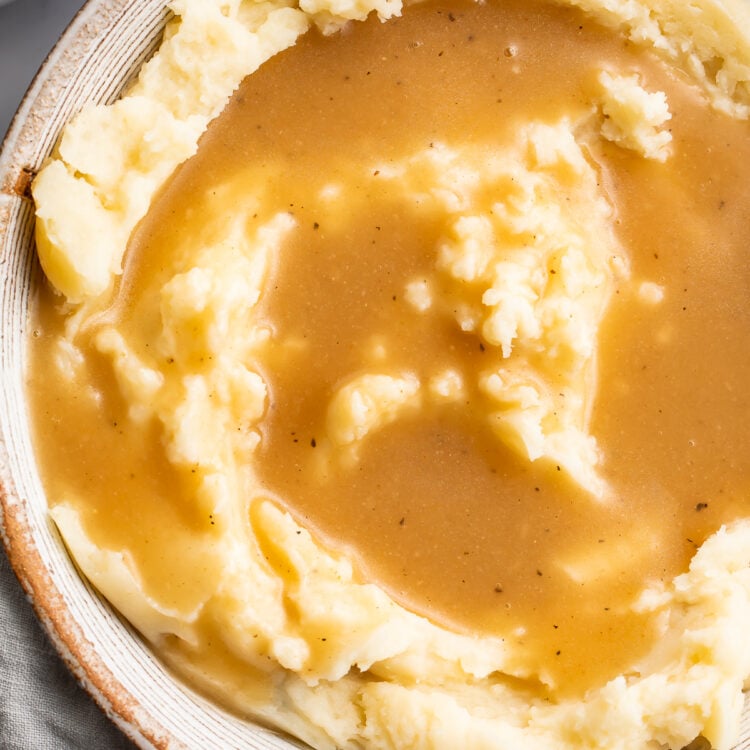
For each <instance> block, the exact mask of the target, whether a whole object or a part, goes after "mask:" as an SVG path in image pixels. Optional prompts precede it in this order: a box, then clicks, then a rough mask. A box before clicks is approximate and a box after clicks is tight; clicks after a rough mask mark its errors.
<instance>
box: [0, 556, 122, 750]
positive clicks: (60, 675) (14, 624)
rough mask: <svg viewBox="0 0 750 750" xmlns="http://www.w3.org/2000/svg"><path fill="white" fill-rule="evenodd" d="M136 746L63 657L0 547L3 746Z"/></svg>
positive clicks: (29, 749) (31, 749)
mask: <svg viewBox="0 0 750 750" xmlns="http://www.w3.org/2000/svg"><path fill="white" fill-rule="evenodd" d="M133 748H135V745H133V744H132V743H131V742H130V741H129V740H127V739H126V738H125V736H124V735H123V734H121V732H120V731H119V729H118V728H117V727H116V726H115V725H114V724H112V723H111V722H110V720H109V719H108V718H107V717H106V716H105V715H104V713H103V712H102V711H100V709H99V707H98V706H97V705H96V704H95V703H94V701H93V700H92V699H91V697H90V696H89V695H88V693H86V692H85V691H84V690H83V689H82V688H80V687H79V685H78V683H77V682H76V681H75V679H74V678H73V676H72V675H71V673H70V672H69V671H68V669H67V667H66V666H65V664H64V663H63V662H62V660H61V659H60V658H59V656H58V655H57V652H56V651H55V649H54V648H53V646H52V645H51V643H50V641H49V640H48V639H47V636H46V634H45V633H44V632H43V631H42V628H41V626H40V625H39V623H38V621H37V619H36V616H35V615H34V611H33V609H32V607H31V605H30V604H29V602H28V601H27V600H26V597H25V596H24V593H23V590H22V589H21V586H20V585H19V583H18V581H17V580H16V578H15V575H14V574H13V571H12V570H11V567H10V564H9V562H8V559H7V557H6V556H5V554H4V552H1V551H0V749H1V750H74V749H75V750H78V749H80V750H133Z"/></svg>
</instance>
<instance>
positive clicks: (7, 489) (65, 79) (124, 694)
mask: <svg viewBox="0 0 750 750" xmlns="http://www.w3.org/2000/svg"><path fill="white" fill-rule="evenodd" d="M132 4H133V0H87V1H86V2H85V3H84V4H83V6H82V7H81V8H80V9H79V10H78V11H77V13H76V14H75V15H74V17H73V18H72V19H71V21H70V23H69V24H68V25H67V27H66V28H65V30H64V31H63V32H62V34H61V35H60V37H59V39H58V41H57V42H56V43H55V45H54V46H53V47H52V49H51V50H50V52H49V53H48V54H47V56H46V57H45V59H44V61H43V62H42V64H41V66H40V67H39V69H38V71H37V73H36V74H35V76H34V78H33V79H32V81H31V83H30V85H29V87H28V89H27V91H26V93H25V95H24V97H23V99H22V100H21V102H20V104H19V106H18V108H17V110H16V112H15V114H14V116H13V119H12V120H11V122H10V125H9V127H8V130H7V132H6V133H5V136H4V138H3V140H2V143H1V144H0V250H1V251H2V259H3V261H5V260H6V258H7V256H8V253H9V251H10V249H11V248H12V246H13V244H14V242H15V243H18V242H21V243H24V244H25V245H26V246H25V247H24V248H22V251H25V254H26V255H27V256H30V257H29V258H28V259H27V263H28V264H31V265H33V266H35V264H36V261H35V260H34V259H33V256H34V244H33V232H32V231H31V229H30V227H31V226H32V225H33V201H32V197H31V183H32V180H33V177H34V176H35V174H36V173H37V172H38V170H39V169H40V168H41V166H42V164H43V162H44V160H45V159H46V158H47V157H48V156H49V154H50V153H51V151H52V149H53V147H54V145H55V142H56V141H57V137H58V135H59V128H54V127H50V118H51V115H52V113H53V112H54V110H55V108H56V106H57V105H58V104H59V99H58V97H57V96H56V94H57V92H65V93H68V94H69V83H70V82H71V80H73V79H74V78H75V76H74V73H75V72H76V71H77V70H80V69H81V68H82V67H85V66H86V63H87V60H88V59H89V57H90V56H91V55H92V54H95V53H96V50H97V47H98V44H99V42H100V40H101V34H102V32H103V31H104V30H106V29H107V28H108V27H110V26H111V25H112V24H113V23H115V22H116V20H117V19H118V18H120V17H122V16H123V15H124V14H125V13H127V11H128V8H129V7H130V6H131V5H132ZM161 4H162V5H163V3H161ZM165 19H166V15H165ZM139 65H140V62H139ZM126 82H127V81H123V82H122V84H125V83H126ZM70 108H72V109H74V110H77V109H79V108H80V103H78V102H75V104H73V103H71V105H70ZM67 114H68V116H66V118H65V119H68V117H69V115H70V114H73V112H69V113H67ZM24 214H25V216H24ZM14 220H15V222H18V221H21V222H22V223H24V222H25V223H26V227H25V232H22V233H21V237H22V239H20V240H19V238H18V234H16V235H15V236H14V235H13V232H12V230H13V224H14ZM24 240H25V242H24ZM4 265H5V264H4ZM31 275H32V276H38V270H37V269H36V268H32V269H31ZM6 279H7V269H6V270H5V271H4V274H3V281H4V282H5V281H6ZM23 303H28V296H24V299H23V302H22V304H23ZM3 307H4V308H5V305H4V306H3ZM4 313H5V309H4V310H3V317H5V314H4ZM17 334H18V336H19V337H20V336H22V335H23V333H22V332H20V331H19V332H17ZM3 364H5V363H3ZM6 375H7V371H6V370H5V368H3V372H2V380H3V385H4V386H5V383H6ZM21 377H22V376H21ZM3 390H4V391H5V390H6V389H5V387H4V388H3ZM5 417H6V414H5V412H4V410H3V414H2V422H3V424H2V432H1V433H0V451H1V452H0V463H1V464H2V466H1V467H0V538H1V539H2V543H3V546H4V548H5V554H6V555H7V558H8V560H9V562H10V566H11V568H12V570H13V572H14V573H15V576H16V578H17V579H18V581H19V583H20V584H21V587H22V589H23V591H24V593H25V595H26V598H27V599H28V600H29V602H30V603H31V606H32V607H33V610H34V612H35V614H36V617H37V619H38V620H39V622H40V623H41V625H42V628H43V630H44V631H45V632H46V635H47V636H48V637H49V639H50V640H51V642H52V644H53V645H54V647H55V648H56V649H57V651H58V653H59V654H60V656H61V658H62V660H63V662H64V663H65V665H66V666H67V667H68V669H69V670H70V671H71V672H72V674H73V675H74V676H75V678H76V679H77V680H78V682H79V683H80V684H81V685H82V686H83V688H84V689H85V690H86V691H87V692H88V693H89V694H90V695H91V696H92V698H93V699H94V701H95V702H96V703H97V704H98V705H99V707H100V708H101V709H102V710H103V712H104V713H105V715H106V716H107V717H109V719H110V720H112V721H113V723H114V724H115V725H116V726H117V727H118V728H119V729H120V730H121V731H122V732H123V733H124V735H125V736H126V737H127V738H128V739H130V740H131V741H132V742H134V743H135V744H136V745H137V746H139V747H141V748H148V749H150V748H154V749H155V750H163V749H164V748H167V747H174V743H172V742H171V741H170V737H169V734H168V732H167V731H166V730H165V729H164V727H162V726H161V725H160V724H159V722H158V721H157V720H156V719H154V717H153V716H151V715H150V714H149V713H148V711H147V710H144V707H143V705H142V704H141V703H140V702H139V701H138V700H137V698H135V696H133V695H132V694H131V693H130V691H129V690H127V689H126V687H125V686H124V685H123V684H122V682H121V681H120V680H119V679H118V677H117V676H115V674H114V673H113V672H112V670H111V669H110V668H109V666H108V665H107V664H106V663H105V661H104V660H103V659H102V658H101V657H100V655H99V653H98V652H97V650H96V647H95V646H94V644H93V643H91V641H90V640H89V639H88V638H87V637H86V636H85V634H84V633H83V631H82V628H81V627H80V625H79V623H78V622H77V621H76V620H75V618H74V617H73V615H72V613H71V611H70V610H69V608H68V604H67V603H66V602H65V600H64V598H63V595H62V593H61V592H60V590H59V588H58V586H57V584H56V582H55V580H54V579H53V577H52V571H51V569H50V563H49V561H45V559H44V557H43V555H42V551H41V550H40V547H39V545H38V542H37V539H36V536H35V533H34V530H33V528H32V521H31V518H30V508H29V500H28V499H27V498H26V497H24V496H22V494H20V493H19V491H18V485H17V483H16V481H15V479H16V477H15V475H14V469H13V467H12V466H10V465H9V457H10V452H9V450H8V443H7V434H6V428H7V425H6V420H5ZM50 527H51V524H50ZM50 531H51V533H53V534H57V532H56V530H54V529H53V528H50ZM57 538H58V540H59V544H60V545H62V540H61V539H60V538H59V535H58V536H57ZM71 565H72V563H71ZM88 588H90V587H88ZM91 591H92V594H94V595H96V594H95V592H93V589H91ZM106 606H108V605H106Z"/></svg>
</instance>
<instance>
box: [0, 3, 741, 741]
mask: <svg viewBox="0 0 750 750" xmlns="http://www.w3.org/2000/svg"><path fill="white" fill-rule="evenodd" d="M168 15H169V13H168V11H167V10H166V9H165V7H164V2H163V0H89V2H88V3H87V4H86V5H85V6H84V8H83V9H82V10H81V12H80V13H79V14H78V16H77V17H76V18H75V19H74V21H73V22H72V24H71V25H70V27H69V28H68V29H67V31H66V32H65V33H64V34H63V36H62V37H61V39H60V41H59V43H58V44H57V46H56V47H55V48H54V50H53V51H52V53H51V54H50V56H49V58H48V59H47V61H46V63H45V65H44V66H43V68H42V70H41V72H40V73H39V75H38V76H37V78H36V80H35V81H34V83H33V84H32V86H31V88H30V90H29V92H28V94H27V96H26V98H25V99H24V101H23V103H22V105H21V107H20V109H19V111H18V114H17V116H16V118H15V120H14V121H13V123H12V125H11V128H10V130H9V132H8V135H7V137H6V140H5V143H4V145H3V149H2V152H0V334H1V335H0V378H2V380H1V385H2V388H1V389H0V485H1V491H0V531H2V535H3V540H4V542H5V546H6V549H7V551H8V555H9V557H10V560H11V564H12V565H13V567H14V569H15V571H16V574H17V575H18V577H19V579H20V581H21V583H22V585H23V587H24V589H25V590H26V592H27V594H28V596H29V598H30V599H31V601H32V603H33V604H34V607H35V609H36V612H37V614H38V616H39V618H40V620H41V621H42V624H43V625H44V627H45V629H46V630H47V632H48V634H49V636H50V637H51V639H52V640H53V641H54V643H55V644H56V646H57V648H58V649H59V651H60V653H61V654H62V656H63V658H64V659H65V661H66V663H67V664H68V666H69V667H70V669H71V670H72V671H73V672H74V674H75V675H76V676H77V677H78V679H79V680H80V681H81V682H82V683H83V685H84V686H85V687H86V688H87V689H88V690H89V692H90V693H91V694H92V695H93V696H94V698H95V699H96V700H97V701H98V703H99V704H100V705H101V707H102V708H103V709H104V710H105V711H106V712H107V713H108V714H109V715H110V716H111V717H112V719H113V720H114V721H115V722H116V723H117V724H118V725H119V726H120V728H121V729H123V731H124V732H125V734H126V735H128V736H129V737H130V738H131V739H133V740H134V741H135V743H136V744H137V745H139V746H140V747H143V748H159V749H163V748H181V747H186V748H196V749H200V750H214V749H215V750H227V748H238V749H239V748H248V749H258V748H260V749H263V750H283V749H287V750H288V748H292V747H302V745H300V744H298V743H295V742H294V741H293V740H290V739H287V738H285V737H281V736H279V735H278V734H276V733H274V732H272V731H270V730H267V729H265V728H262V727H258V726H255V725H252V724H249V723H248V722H245V721H242V720H240V719H238V718H236V717H234V716H232V715H230V714H228V713H226V712H224V711H222V710H221V709H220V708H218V707H216V706H215V705H213V704H211V703H209V702H208V701H207V700H205V699H203V698H202V697H201V696H199V695H197V694H196V693H194V692H192V691H191V690H190V689H189V688H187V687H186V686H185V685H183V684H182V683H180V682H179V681H178V680H176V679H175V678H173V677H172V676H171V675H170V673H169V672H168V671H167V670H165V668H164V667H163V666H162V665H161V664H160V663H159V661H158V660H157V659H156V658H155V657H154V656H153V654H152V653H151V652H150V651H149V649H148V647H147V646H146V645H145V644H144V643H143V641H142V640H141V639H140V638H139V637H138V635H137V634H136V633H135V632H134V630H133V629H132V628H130V627H129V626H128V625H127V623H125V622H123V621H122V620H121V619H120V618H119V617H118V616H117V614H116V613H115V612H113V610H112V609H111V608H110V607H109V606H108V605H107V603H106V602H104V601H103V600H102V599H101V598H99V597H98V596H97V594H96V592H95V591H94V590H93V589H92V588H91V587H90V586H88V585H87V583H86V582H85V581H84V580H83V579H82V578H81V577H80V576H79V575H78V573H77V570H76V569H75V567H74V566H73V564H72V562H71V560H70V558H69V557H68V555H67V553H66V550H65V547H64V546H63V544H62V541H61V539H60V537H59V535H58V533H57V531H56V529H55V527H54V526H53V525H52V524H51V522H50V520H49V518H48V516H47V511H46V508H47V505H46V500H45V496H44V491H43V489H42V486H41V482H40V479H39V475H38V471H37V467H36V464H35V460H34V455H33V451H32V445H31V438H30V431H29V424H28V419H27V410H26V404H25V398H24V384H23V373H24V365H25V345H24V339H25V330H26V326H27V310H28V305H29V301H30V299H31V298H32V295H33V294H34V290H35V288H36V285H37V284H38V283H39V281H40V274H41V272H40V270H39V268H38V266H37V263H36V260H35V255H34V241H33V227H34V206H33V203H32V201H31V198H30V191H29V186H30V182H31V179H32V178H33V175H34V174H35V173H36V171H37V170H38V169H39V167H40V165H41V164H42V162H43V160H44V159H45V157H46V156H47V155H48V154H49V153H50V151H51V150H52V148H53V146H54V143H55V141H56V140H57V138H58V135H59V133H60V130H61V128H62V127H63V125H64V124H65V122H66V121H67V120H68V119H69V118H70V117H71V116H72V115H73V114H75V113H76V112H77V111H78V110H79V109H80V108H81V106H82V105H83V104H84V103H85V102H88V101H91V100H93V101H97V102H109V101H112V100H114V99H115V98H116V97H117V96H118V94H119V93H120V92H121V91H122V89H123V88H124V87H125V86H126V85H127V83H128V81H130V80H131V78H132V77H133V76H134V74H135V73H136V72H137V70H138V68H139V66H140V65H141V63H142V62H143V61H144V60H145V59H146V58H147V57H148V56H149V54H150V53H151V52H152V51H153V50H154V48H155V47H156V46H157V45H158V43H159V40H160V37H161V32H162V29H163V27H164V24H165V22H166V20H167V18H168ZM739 748H741V750H750V711H748V710H746V711H745V713H744V716H743V740H742V741H741V743H740V745H739Z"/></svg>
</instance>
